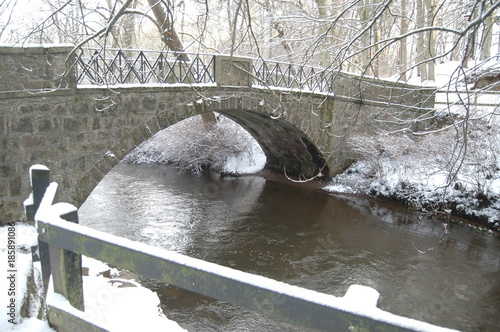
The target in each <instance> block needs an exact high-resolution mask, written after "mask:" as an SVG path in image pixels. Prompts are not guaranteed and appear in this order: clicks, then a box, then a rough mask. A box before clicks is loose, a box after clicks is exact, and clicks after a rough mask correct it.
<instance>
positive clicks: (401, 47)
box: [399, 0, 408, 81]
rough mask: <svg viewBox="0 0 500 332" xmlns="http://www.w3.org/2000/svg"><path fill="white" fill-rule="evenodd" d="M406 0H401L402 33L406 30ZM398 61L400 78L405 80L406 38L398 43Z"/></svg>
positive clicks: (406, 61) (406, 77)
mask: <svg viewBox="0 0 500 332" xmlns="http://www.w3.org/2000/svg"><path fill="white" fill-rule="evenodd" d="M406 1H407V0H401V34H402V35H404V34H406V33H407V32H408V20H407V19H406V13H407V3H406ZM399 61H400V72H401V79H402V80H403V81H406V80H407V79H408V75H407V73H406V72H407V70H408V50H407V39H406V38H404V39H401V41H400V45H399Z"/></svg>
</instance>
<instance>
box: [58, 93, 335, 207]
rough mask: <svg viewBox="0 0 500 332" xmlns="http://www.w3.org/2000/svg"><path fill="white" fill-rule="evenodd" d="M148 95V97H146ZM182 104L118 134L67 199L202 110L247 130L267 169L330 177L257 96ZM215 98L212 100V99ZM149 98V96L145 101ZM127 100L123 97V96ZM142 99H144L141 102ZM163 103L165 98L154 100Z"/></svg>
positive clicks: (307, 145) (76, 199)
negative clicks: (172, 127) (141, 146)
mask: <svg viewBox="0 0 500 332" xmlns="http://www.w3.org/2000/svg"><path fill="white" fill-rule="evenodd" d="M148 98H149V97H148ZM187 100H188V101H185V102H184V104H183V105H182V106H180V107H179V105H178V104H177V105H172V106H170V107H167V106H165V109H160V110H157V111H156V112H151V115H150V116H149V117H147V118H144V120H143V121H142V123H140V124H137V125H136V126H135V128H133V129H132V130H130V131H127V132H125V131H124V133H123V137H121V139H120V140H118V141H117V142H116V144H114V146H111V147H109V151H107V152H106V153H105V154H104V155H102V156H101V157H100V158H99V159H98V160H97V162H95V163H94V164H93V165H92V167H91V168H90V169H89V170H88V171H87V172H85V174H83V176H82V177H81V178H80V179H79V180H78V181H77V182H76V184H75V185H74V186H73V187H71V188H69V189H70V192H69V193H68V194H69V195H68V196H69V198H70V201H71V203H73V204H75V205H76V206H80V205H81V204H83V202H84V201H85V200H86V199H87V197H88V196H89V195H90V193H91V192H92V190H93V189H94V188H95V187H96V186H97V184H98V183H99V182H100V181H101V180H102V178H104V176H105V175H106V174H107V173H108V172H109V171H110V170H111V169H112V168H113V167H114V166H115V165H116V164H117V163H118V162H119V161H120V160H121V159H123V157H125V155H127V154H128V153H129V152H130V151H132V150H133V149H134V148H135V147H137V146H138V145H140V144H141V143H142V142H144V141H146V140H147V139H149V138H151V137H152V136H153V135H154V134H156V133H158V132H159V131H161V130H163V129H166V128H167V127H170V126H172V125H174V124H176V123H177V122H179V121H182V120H185V119H187V118H190V117H192V116H196V115H201V114H203V113H205V112H211V111H215V112H218V113H220V114H223V115H224V116H226V117H228V118H230V119H232V120H233V121H235V122H236V123H238V124H239V125H241V126H242V127H243V128H244V129H245V130H247V131H248V132H249V133H250V134H251V135H252V136H253V137H254V138H255V140H256V141H257V142H258V143H259V144H260V146H261V148H262V149H263V151H264V153H265V154H266V157H267V163H266V168H267V169H270V170H274V171H277V172H280V173H283V172H284V171H286V173H287V175H289V176H292V177H303V178H312V177H314V176H316V175H317V174H318V173H319V172H321V173H322V174H323V175H324V177H323V179H328V178H329V175H330V174H329V173H330V171H329V167H328V165H327V162H326V161H325V159H324V158H323V156H322V155H321V153H320V151H319V150H318V149H317V147H316V146H315V144H314V143H313V142H312V141H311V140H310V139H309V138H308V137H307V135H306V134H305V133H303V132H302V131H301V130H299V129H298V128H296V127H295V126H294V125H292V124H291V123H289V122H287V121H286V120H283V119H276V118H274V117H272V116H271V115H269V114H267V113H266V112H265V110H264V109H263V107H262V102H261V99H259V98H258V97H257V98H249V97H248V96H236V97H235V96H234V95H230V96H228V97H227V98H224V97H223V98H216V99H211V98H208V99H203V100H201V99H197V100H194V101H192V99H189V98H188V99H187ZM214 100H215V101H214ZM149 102H151V100H149V99H148V103H149ZM123 103H124V104H125V103H126V100H125V101H123ZM137 103H139V104H140V102H137ZM142 104H144V101H143V102H142ZM154 104H155V105H157V106H158V105H166V104H165V103H163V104H162V103H154ZM176 106H177V108H175V110H174V109H172V108H171V107H176Z"/></svg>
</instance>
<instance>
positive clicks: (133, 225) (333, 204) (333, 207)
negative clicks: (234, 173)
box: [80, 164, 500, 331]
mask: <svg viewBox="0 0 500 332" xmlns="http://www.w3.org/2000/svg"><path fill="white" fill-rule="evenodd" d="M80 223H81V224H83V225H86V226H90V227H92V228H96V229H99V230H101V231H105V232H108V233H112V234H115V235H119V236H123V237H126V238H129V239H132V240H136V241H140V242H145V243H148V244H150V245H153V246H157V247H161V248H164V249H168V250H174V251H177V252H180V253H184V254H187V255H190V256H193V257H196V258H201V259H204V260H207V261H210V262H214V263H218V264H221V265H225V266H229V267H232V268H235V269H239V270H243V271H246V272H251V273H255V274H259V275H263V276H266V277H270V278H273V279H277V280H280V281H284V282H287V283H290V284H293V285H298V286H302V287H305V288H309V289H313V290H317V291H320V292H325V293H328V294H332V295H335V296H343V295H344V294H345V292H346V290H347V288H348V287H349V286H350V285H352V284H361V285H365V286H370V287H373V288H375V289H376V290H377V291H379V292H380V294H381V297H380V301H379V307H380V308H382V309H384V310H386V311H389V312H391V313H394V314H397V315H402V316H406V317H410V318H415V319H419V320H423V321H426V322H429V323H432V324H436V325H440V326H445V327H450V328H455V329H459V330H462V331H498V326H499V325H498V324H499V321H500V320H499V319H500V318H499V317H500V238H499V237H498V236H497V235H492V234H486V233H480V232H477V231H475V230H473V229H471V228H469V227H467V226H461V225H458V224H450V225H449V232H448V233H446V232H445V228H444V227H443V224H442V223H440V222H437V221H432V220H429V219H427V218H425V217H422V216H421V215H419V214H413V213H411V212H409V211H407V210H405V209H403V208H401V207H398V206H396V205H390V204H387V203H381V202H378V201H373V200H368V199H361V198H349V197H343V198H339V197H333V196H330V195H327V194H325V193H322V192H320V191H317V190H311V189H303V188H300V187H298V186H290V185H287V184H284V183H278V182H274V181H266V180H265V179H264V178H262V177H258V176H247V177H240V178H224V179H220V178H218V177H217V176H210V175H191V174H179V173H178V172H177V171H176V170H175V169H173V168H168V167H164V166H147V165H133V164H119V165H117V166H116V167H115V168H114V169H113V170H112V171H111V172H110V173H109V174H108V175H107V176H106V177H105V179H104V180H103V181H102V182H101V183H100V184H99V186H98V187H97V188H96V189H95V190H94V192H93V193H92V195H91V196H90V197H89V198H88V200H87V201H86V202H85V204H84V205H83V206H82V208H81V210H80ZM152 287H153V288H155V290H157V291H158V293H159V294H160V299H161V300H162V303H163V304H164V305H165V313H166V314H167V316H168V317H169V318H171V319H174V320H177V321H178V322H180V323H183V324H186V325H185V326H187V327H188V328H190V329H192V330H197V331H290V330H296V331H302V330H303V329H301V328H295V329H294V328H293V327H290V326H287V325H285V324H283V323H281V322H278V321H274V320H271V319H268V318H266V317H264V316H262V315H259V314H255V313H253V312H249V311H247V310H244V309H241V308H237V307H234V306H231V305H229V304H227V303H223V302H219V301H215V300H211V299H209V298H206V297H202V296H197V295H195V294H192V293H188V292H185V291H182V290H178V289H175V288H170V287H165V285H153V284H152Z"/></svg>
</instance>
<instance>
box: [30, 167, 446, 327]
mask: <svg viewBox="0 0 500 332" xmlns="http://www.w3.org/2000/svg"><path fill="white" fill-rule="evenodd" d="M30 176H31V183H32V186H33V193H32V194H31V195H30V198H28V199H27V200H26V201H25V207H26V212H27V215H28V217H29V218H34V220H35V224H36V226H37V228H38V234H39V246H40V249H43V250H41V252H40V259H41V265H42V274H43V280H44V288H45V290H47V289H51V292H53V294H52V293H51V292H49V295H51V296H50V297H48V303H47V304H48V315H47V316H48V320H49V323H50V324H51V326H53V327H55V328H56V329H57V330H58V331H106V327H103V326H98V325H97V324H95V322H91V321H88V320H87V319H86V316H85V312H84V310H85V301H84V296H83V282H82V268H81V255H85V256H88V257H92V258H95V259H98V260H101V261H104V262H107V263H108V264H112V265H115V266H117V267H119V268H123V269H128V270H130V271H133V272H135V273H138V274H141V275H144V276H147V277H151V278H155V279H158V280H161V281H163V282H166V283H169V284H172V285H175V286H178V287H181V288H184V289H187V290H190V291H192V292H196V293H198V294H202V295H205V296H209V297H212V298H215V299H219V300H222V301H226V302H229V303H232V304H234V305H238V306H241V307H245V308H248V309H251V310H253V311H256V312H260V313H263V314H265V315H268V316H270V317H273V318H277V319H281V320H283V321H286V322H289V323H291V324H295V325H299V326H304V327H309V328H314V329H318V330H322V331H331V330H334V331H349V330H355V331H356V330H358V331H359V330H363V331H374V330H376V331H451V330H449V329H446V328H442V327H438V326H434V325H431V324H427V323H424V322H420V321H417V320H413V319H409V318H404V317H401V316H396V315H393V314H390V313H388V312H385V311H383V310H381V309H379V308H377V307H376V305H377V301H378V297H379V294H378V292H377V291H376V290H374V289H372V288H369V287H365V286H359V285H353V286H351V287H350V288H349V290H348V291H347V293H346V295H345V296H344V297H341V298H339V297H335V296H332V295H328V294H323V293H318V292H315V291H312V290H308V289H304V288H300V287H296V286H292V285H289V284H286V283H283V282H279V281H275V280H272V279H269V278H265V277H262V276H258V275H253V274H250V273H245V272H242V271H238V270H234V269H231V268H228V267H224V266H220V265H217V264H213V263H209V262H206V261H203V260H199V259H195V258H192V257H189V256H185V255H182V254H179V253H175V252H172V251H167V250H163V249H159V248H155V247H152V246H149V245H146V244H142V243H138V242H133V241H130V240H127V239H124V238H121V237H117V236H113V235H110V234H107V233H104V232H100V231H96V230H93V229H91V228H88V227H84V226H81V225H78V211H77V208H76V207H74V206H73V205H71V204H68V203H55V201H56V197H57V188H58V185H57V183H55V182H54V183H50V184H49V170H48V168H47V167H45V166H43V165H35V166H33V167H31V168H30ZM54 203H55V204H54ZM50 274H52V284H51V285H50V286H51V287H49V276H50ZM45 292H47V291H45ZM61 296H62V297H61ZM51 299H52V300H51Z"/></svg>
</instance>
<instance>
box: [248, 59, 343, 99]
mask: <svg viewBox="0 0 500 332" xmlns="http://www.w3.org/2000/svg"><path fill="white" fill-rule="evenodd" d="M253 68H254V73H253V74H254V84H255V85H264V86H271V87H281V88H287V89H298V90H301V91H311V92H327V93H333V84H332V82H333V78H334V76H335V75H336V73H337V72H335V71H331V70H326V69H323V68H318V67H311V66H306V65H297V64H291V63H283V62H276V61H268V60H256V61H254V66H253Z"/></svg>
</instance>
